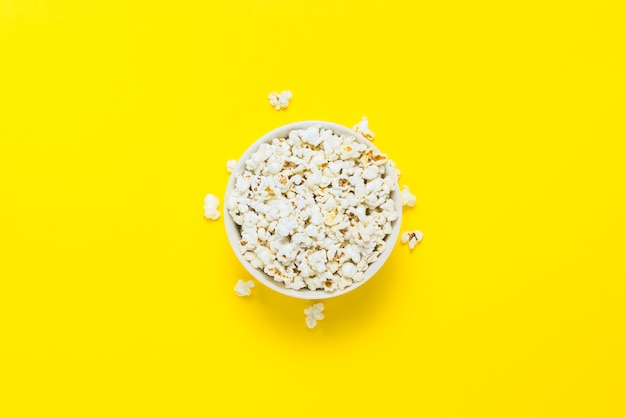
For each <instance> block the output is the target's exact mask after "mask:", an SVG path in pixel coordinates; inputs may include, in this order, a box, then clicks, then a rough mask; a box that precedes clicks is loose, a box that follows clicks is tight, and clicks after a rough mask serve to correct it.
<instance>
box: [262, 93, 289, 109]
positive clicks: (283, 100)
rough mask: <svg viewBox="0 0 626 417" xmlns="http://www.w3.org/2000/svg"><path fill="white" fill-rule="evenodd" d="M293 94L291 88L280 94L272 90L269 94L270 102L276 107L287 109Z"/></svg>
mask: <svg viewBox="0 0 626 417" xmlns="http://www.w3.org/2000/svg"><path fill="white" fill-rule="evenodd" d="M291 97H292V94H291V91H290V90H283V91H282V92H281V93H280V94H278V93H276V92H271V93H270V94H269V95H268V98H269V101H270V104H271V105H272V107H274V109H276V110H280V109H286V108H287V107H288V106H289V100H291Z"/></svg>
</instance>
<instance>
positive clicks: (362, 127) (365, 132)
mask: <svg viewBox="0 0 626 417" xmlns="http://www.w3.org/2000/svg"><path fill="white" fill-rule="evenodd" d="M352 129H353V130H354V131H355V132H357V133H360V134H361V136H363V137H364V138H365V139H367V140H370V141H372V140H374V139H375V138H376V134H375V133H374V132H372V131H371V130H370V129H369V122H368V120H367V117H365V116H363V119H361V121H360V122H359V123H357V124H355V125H354V127H353V128H352Z"/></svg>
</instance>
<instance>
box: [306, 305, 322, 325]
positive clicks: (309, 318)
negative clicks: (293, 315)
mask: <svg viewBox="0 0 626 417" xmlns="http://www.w3.org/2000/svg"><path fill="white" fill-rule="evenodd" d="M322 311H324V303H316V304H313V305H312V306H311V307H309V308H305V309H304V314H306V319H305V321H306V325H307V327H308V328H309V329H313V328H315V326H317V321H318V320H323V319H324V313H322Z"/></svg>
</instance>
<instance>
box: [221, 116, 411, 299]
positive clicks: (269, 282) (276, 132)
mask: <svg viewBox="0 0 626 417" xmlns="http://www.w3.org/2000/svg"><path fill="white" fill-rule="evenodd" d="M312 126H319V127H320V128H322V129H330V130H332V131H333V133H335V134H339V135H350V136H354V137H355V139H356V140H357V141H358V142H360V143H364V144H366V145H367V146H368V147H371V148H372V149H373V150H374V151H375V152H377V153H383V152H380V150H379V149H378V148H377V147H376V145H374V144H373V143H372V142H371V141H370V140H368V139H366V138H365V137H363V136H362V135H361V134H359V133H358V132H356V131H354V130H353V129H350V128H349V127H347V126H344V125H341V124H338V123H333V122H328V121H323V120H306V121H300V122H293V123H288V124H285V125H282V126H279V127H277V128H275V129H273V130H271V131H269V132H267V133H265V134H264V135H262V136H261V137H260V138H258V139H257V140H255V141H254V142H253V143H252V144H251V145H250V146H249V147H248V148H247V149H246V151H244V153H243V154H242V155H241V156H240V157H239V159H237V163H236V165H235V168H234V169H233V171H232V173H231V174H230V177H229V179H228V183H227V185H226V191H225V193H224V216H223V217H224V224H225V227H226V235H227V237H228V241H229V244H230V246H231V248H232V250H233V252H234V253H235V256H236V257H237V259H238V260H239V262H240V263H241V264H242V265H243V267H244V268H245V269H246V270H247V271H248V273H249V274H250V275H252V276H253V277H254V278H255V279H256V280H257V281H259V282H260V283H262V284H263V285H265V286H266V287H268V288H270V289H272V290H274V291H276V292H278V293H280V294H283V295H287V296H290V297H293V298H300V299H305V300H323V299H328V298H334V297H338V296H340V295H344V294H347V293H349V292H351V291H354V290H355V289H357V288H359V287H361V286H362V285H363V284H365V283H366V282H368V281H369V280H370V279H371V278H372V277H373V276H374V275H376V274H377V273H378V271H379V270H380V269H381V268H382V266H383V265H384V264H385V262H386V261H387V259H388V258H389V256H390V255H391V252H392V251H393V249H394V247H395V246H396V244H397V241H398V237H399V235H400V228H401V224H402V199H401V196H400V188H399V184H398V177H397V175H395V172H394V171H393V169H392V168H391V167H390V166H389V162H388V161H387V162H385V167H386V169H387V172H386V175H393V178H395V183H396V184H395V189H394V190H393V191H392V192H391V194H390V195H391V198H392V199H393V200H394V203H395V206H396V210H397V211H398V218H397V219H396V220H394V221H393V222H392V231H391V233H390V234H389V235H387V236H386V237H385V242H386V243H387V244H386V246H385V250H384V251H383V252H382V253H381V254H380V255H379V257H378V259H377V260H376V261H374V262H372V263H371V264H369V266H368V267H367V269H366V270H365V277H364V279H363V280H361V281H359V282H354V283H352V284H351V285H349V286H348V287H346V288H345V289H343V290H339V289H337V290H335V291H332V292H328V291H324V290H310V289H308V288H306V287H305V288H302V289H299V290H295V289H291V288H286V287H285V286H284V284H283V283H281V282H277V281H275V280H274V279H273V278H272V277H271V276H269V275H267V274H266V273H265V272H263V271H262V270H260V269H257V268H255V267H253V266H252V265H251V264H250V262H248V261H247V260H246V259H244V257H243V254H242V253H241V252H240V251H239V248H238V245H239V241H240V240H241V234H240V229H239V228H240V226H239V225H237V224H236V223H235V222H234V220H233V219H232V217H231V216H230V213H229V212H228V210H227V209H226V201H228V196H229V195H230V193H231V192H232V190H233V189H234V185H235V178H236V175H237V174H239V173H241V172H243V171H244V170H245V162H246V161H247V160H248V159H249V158H250V156H251V155H252V153H254V152H255V151H256V150H257V149H258V148H259V146H260V145H261V144H262V143H268V142H271V140H272V139H274V138H277V137H287V136H288V134H289V132H290V131H292V130H299V129H307V128H309V127H312Z"/></svg>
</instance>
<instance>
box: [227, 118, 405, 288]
mask: <svg viewBox="0 0 626 417" xmlns="http://www.w3.org/2000/svg"><path fill="white" fill-rule="evenodd" d="M361 141H362V140H361ZM361 141H358V140H357V139H356V138H355V137H354V136H352V135H339V134H335V133H334V132H333V131H332V130H330V129H325V128H321V127H319V126H316V125H313V126H311V127H308V128H305V129H293V130H291V131H289V133H288V135H286V137H275V138H273V139H271V141H269V142H266V143H261V144H260V145H259V146H258V148H257V149H256V150H255V151H254V152H252V153H251V154H250V157H249V158H247V159H246V160H245V161H244V162H242V163H240V164H239V166H240V169H239V170H237V171H235V172H234V173H233V176H234V178H233V179H231V181H233V182H234V186H233V188H232V190H231V191H230V192H229V193H228V194H227V196H226V203H225V205H226V209H227V211H228V214H229V215H230V217H231V218H232V220H233V221H234V222H235V223H236V224H237V225H238V226H239V232H240V240H239V242H238V245H237V246H238V250H239V251H240V253H241V254H242V256H243V258H244V259H245V260H246V261H247V262H249V264H250V265H252V267H253V268H256V269H258V270H260V271H263V272H264V273H265V274H267V275H268V276H270V277H271V278H272V279H273V280H274V281H276V282H278V283H281V284H282V285H283V286H284V287H285V288H288V289H292V290H300V289H308V290H312V291H316V290H319V291H324V292H327V293H333V292H335V291H338V290H344V289H346V288H348V287H350V286H351V285H353V284H355V283H358V282H360V281H363V279H364V277H365V271H366V270H367V269H368V267H369V266H370V264H372V263H373V262H375V261H376V260H377V259H378V257H379V255H381V254H382V253H383V251H384V250H385V248H386V246H387V244H388V243H387V242H386V238H387V237H388V236H389V235H390V234H391V233H392V230H393V228H392V223H393V222H394V221H396V220H397V219H398V217H399V212H398V209H397V206H396V203H395V202H394V200H393V199H392V193H393V192H394V191H395V190H396V187H397V179H396V175H395V172H394V171H393V170H391V169H390V170H389V171H387V164H386V162H387V161H388V159H387V156H386V155H384V154H381V153H379V152H377V151H376V150H375V149H374V148H373V147H371V146H368V145H367V144H365V143H362V142H361ZM388 172H389V173H390V175H388Z"/></svg>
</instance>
